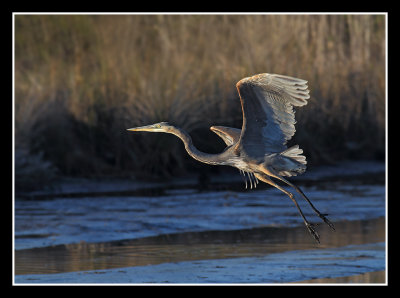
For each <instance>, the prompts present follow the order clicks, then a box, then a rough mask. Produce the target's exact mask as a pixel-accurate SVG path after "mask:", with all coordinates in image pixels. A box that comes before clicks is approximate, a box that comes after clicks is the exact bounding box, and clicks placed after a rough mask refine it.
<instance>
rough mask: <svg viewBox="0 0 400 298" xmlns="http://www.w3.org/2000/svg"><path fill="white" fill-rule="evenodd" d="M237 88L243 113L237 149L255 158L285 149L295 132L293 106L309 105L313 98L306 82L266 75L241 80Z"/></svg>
mask: <svg viewBox="0 0 400 298" xmlns="http://www.w3.org/2000/svg"><path fill="white" fill-rule="evenodd" d="M236 87H237V89H238V92H239V95H240V101H241V104H242V111H243V125H242V131H241V135H240V140H239V142H238V144H237V145H236V149H237V150H238V149H239V148H240V149H241V150H244V151H245V152H246V154H248V155H251V156H253V157H263V156H264V155H265V154H266V153H268V152H281V151H283V150H285V149H286V143H287V141H288V140H290V139H291V138H292V136H293V135H294V133H295V131H296V129H295V127H294V125H295V123H296V121H295V117H294V111H293V106H303V105H306V104H307V99H308V98H310V96H309V94H308V93H309V90H308V87H307V81H305V80H301V79H297V78H293V77H288V76H282V75H276V74H267V73H263V74H259V75H255V76H252V77H249V78H244V79H242V80H240V81H239V82H238V83H237V84H236Z"/></svg>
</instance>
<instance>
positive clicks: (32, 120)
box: [15, 15, 385, 187]
mask: <svg viewBox="0 0 400 298" xmlns="http://www.w3.org/2000/svg"><path fill="white" fill-rule="evenodd" d="M384 62H385V17H384V16H373V15H369V16H368V15H367V16H364V15H343V16H341V15H322V16H320V15H312V16H307V15H277V16H274V15H251V16H246V15H239V16H235V15H215V16H214V15H207V16H200V15H175V16H168V15H149V16H144V15H130V16H122V15H121V16H111V15H102V16H101V15H100V16H83V15H76V16H74V15H69V16H60V15H57V16H50V15H47V16H46V15H44V16H40V15H33V16H24V15H17V16H15V141H16V152H18V155H17V156H18V160H16V175H17V177H18V179H19V181H20V182H21V183H20V185H21V187H22V186H23V185H24V183H23V182H24V181H26V180H28V181H29V179H30V177H32V173H33V176H35V175H36V176H40V175H37V173H43V174H44V175H43V176H44V177H46V176H47V177H51V175H50V173H54V174H57V173H58V174H62V175H78V176H79V175H82V176H93V175H126V174H133V175H135V176H138V177H139V176H140V177H156V176H157V177H167V176H170V175H181V174H185V173H186V172H187V170H188V169H193V167H199V165H198V164H197V163H196V162H194V161H192V160H190V159H189V158H188V157H187V155H186V154H185V152H184V148H183V146H182V145H181V143H180V141H179V140H177V139H175V138H174V137H173V136H169V135H159V134H157V135H156V134H148V135H144V134H143V135H139V134H135V135H133V134H129V133H127V132H126V130H125V129H126V128H129V127H134V126H139V125H145V124H150V123H154V122H158V121H169V122H170V123H173V124H176V125H179V126H182V127H184V128H185V129H187V130H188V131H189V132H190V133H191V134H192V136H193V138H194V142H195V145H197V146H198V147H199V149H201V150H204V151H209V152H218V151H220V150H222V148H223V147H224V146H223V143H222V141H220V140H218V137H217V136H214V135H213V134H212V133H211V132H209V131H208V128H209V126H211V125H226V126H235V127H241V121H242V119H241V116H242V115H241V110H240V104H239V99H238V95H237V92H236V88H235V84H236V82H237V81H239V80H240V79H241V78H243V77H245V76H250V75H253V74H256V73H261V72H269V73H280V74H286V75H290V76H295V77H299V78H303V79H306V80H308V81H309V87H310V90H311V93H310V94H311V98H310V100H309V104H308V105H307V106H306V107H304V108H302V109H299V110H298V111H297V114H296V117H297V131H298V132H297V134H296V136H295V141H296V142H297V143H299V144H300V147H301V148H303V149H304V151H305V154H306V155H307V158H308V160H309V161H310V162H311V163H319V162H334V161H335V160H337V159H343V158H356V157H357V158H358V157H362V158H375V157H382V156H383V155H384V129H385V63H384ZM204 167H205V168H204V169H205V170H206V171H207V170H210V168H211V167H208V166H204ZM27 168H29V169H30V168H32V169H33V170H31V171H27V170H26V169H27ZM26 173H31V174H28V175H27V174H26ZM18 179H17V180H18ZM33 184H35V183H33Z"/></svg>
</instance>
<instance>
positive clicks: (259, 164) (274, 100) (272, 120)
mask: <svg viewBox="0 0 400 298" xmlns="http://www.w3.org/2000/svg"><path fill="white" fill-rule="evenodd" d="M236 88H237V90H238V92H239V96H240V102H241V105H242V112H243V124H242V129H241V130H240V129H237V128H231V127H224V126H212V127H211V128H210V129H211V130H212V131H213V132H215V133H216V134H217V135H218V136H220V137H221V138H222V139H223V140H224V142H225V143H226V145H227V147H226V148H225V150H224V151H223V152H221V153H218V154H208V153H204V152H201V151H199V150H198V149H197V148H196V147H194V145H193V142H192V139H191V137H190V136H189V134H188V133H187V132H186V131H184V130H182V129H180V128H178V127H175V126H173V125H170V124H169V123H168V122H160V123H156V124H152V125H147V126H141V127H136V128H130V129H128V130H129V131H148V132H165V133H170V134H174V135H176V136H177V137H178V138H180V139H181V140H182V141H183V143H184V144H185V149H186V151H187V152H188V153H189V155H190V156H191V157H193V158H194V159H196V160H198V161H200V162H203V163H207V164H211V165H227V166H232V167H236V168H238V169H239V171H240V172H241V173H242V174H243V175H244V176H245V177H246V174H245V173H247V176H248V179H249V182H250V186H251V188H252V187H253V186H254V187H256V186H257V183H258V180H261V181H263V182H265V183H268V184H270V185H272V186H274V187H276V188H278V189H279V190H281V191H282V192H284V193H285V194H286V195H288V196H289V198H290V199H291V200H292V201H293V202H294V204H295V205H296V207H297V209H298V211H299V213H300V215H301V217H302V218H303V220H304V223H305V225H306V227H307V229H308V231H309V232H310V233H311V235H312V236H313V237H314V238H315V240H316V241H317V242H318V243H319V238H320V236H319V234H318V233H317V231H316V230H315V229H314V225H312V224H311V223H309V222H308V220H307V219H306V217H305V216H304V214H303V212H302V211H301V209H300V206H299V205H298V204H297V201H296V199H295V198H294V195H293V194H292V193H291V192H289V191H287V190H285V189H284V188H283V187H281V186H280V185H278V184H276V183H275V182H274V181H272V180H271V178H270V177H273V178H276V179H279V180H281V181H283V182H284V183H286V184H287V185H289V186H291V187H293V188H294V189H295V190H296V191H297V192H298V193H299V194H300V195H301V196H302V197H303V198H304V199H305V200H306V201H307V202H308V203H309V204H310V206H311V208H312V209H313V210H314V212H315V213H316V214H317V215H318V216H319V217H320V218H321V219H322V220H323V221H324V222H325V223H326V224H328V225H329V226H330V227H331V228H332V229H333V230H334V226H333V224H332V223H331V222H330V221H329V220H328V219H327V218H326V215H327V214H322V213H321V212H319V211H318V210H317V208H315V207H314V205H313V204H312V203H311V201H310V200H309V199H308V198H307V197H306V195H305V194H304V193H303V191H301V189H300V188H298V187H297V186H295V185H294V184H292V183H290V182H289V181H287V180H286V179H285V178H283V177H282V176H288V177H290V176H295V175H297V174H301V173H303V172H304V171H305V170H306V164H307V162H306V158H305V156H304V155H302V153H303V150H302V149H300V148H299V146H298V145H294V146H292V147H290V148H287V146H286V143H287V141H288V140H290V139H291V138H292V136H293V135H294V133H295V131H296V129H295V127H294V125H295V123H296V121H295V118H294V114H295V112H294V111H293V106H297V107H301V106H304V105H306V104H307V99H308V98H310V96H309V94H308V93H309V90H308V86H307V81H305V80H301V79H298V78H293V77H289V76H283V75H277V74H268V73H262V74H258V75H254V76H252V77H247V78H244V79H242V80H240V81H239V82H238V83H237V84H236ZM245 180H246V178H245ZM246 188H247V182H246Z"/></svg>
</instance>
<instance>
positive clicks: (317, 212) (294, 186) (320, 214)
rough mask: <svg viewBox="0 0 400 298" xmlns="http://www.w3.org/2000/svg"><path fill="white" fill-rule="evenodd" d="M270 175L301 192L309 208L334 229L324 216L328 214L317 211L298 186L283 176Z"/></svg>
mask: <svg viewBox="0 0 400 298" xmlns="http://www.w3.org/2000/svg"><path fill="white" fill-rule="evenodd" d="M271 176H272V177H274V178H277V179H279V180H281V181H283V182H285V183H286V184H287V185H289V186H291V187H293V188H294V189H295V190H296V191H297V192H298V193H299V194H301V196H302V197H303V198H304V199H305V200H306V201H307V202H308V204H310V206H311V208H312V209H313V210H314V212H315V213H316V214H317V215H318V217H319V218H321V219H322V220H323V221H324V222H325V223H326V224H327V225H328V226H329V227H330V228H331V229H332V230H334V231H335V227H334V225H333V223H331V222H330V221H329V219H327V218H326V216H327V215H328V214H323V213H321V212H319V210H318V209H317V208H315V207H314V205H313V203H311V201H310V200H309V199H308V198H307V196H306V195H305V194H304V193H303V191H302V190H301V189H300V188H298V187H297V186H296V185H294V184H292V183H290V182H289V181H287V180H286V179H285V178H283V177H281V176H279V175H271Z"/></svg>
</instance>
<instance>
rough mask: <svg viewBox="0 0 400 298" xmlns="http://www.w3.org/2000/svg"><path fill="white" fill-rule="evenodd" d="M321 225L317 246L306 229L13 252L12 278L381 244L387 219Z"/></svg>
mask: <svg viewBox="0 0 400 298" xmlns="http://www.w3.org/2000/svg"><path fill="white" fill-rule="evenodd" d="M335 227H336V231H332V230H330V228H329V227H328V226H326V225H319V226H318V231H319V233H320V235H321V244H320V245H317V244H316V243H315V242H314V241H313V239H312V238H311V237H310V235H309V234H308V232H307V230H306V229H305V228H304V226H299V227H291V228H290V227H265V228H253V229H242V230H231V231H206V232H189V233H174V234H164V235H160V236H154V237H146V238H140V239H133V240H129V239H128V240H118V241H109V242H102V243H86V242H81V243H78V244H65V245H64V244H63V245H56V246H49V247H42V248H33V249H23V250H17V251H15V274H16V275H19V274H41V273H61V272H72V271H83V270H100V269H111V268H121V267H132V266H144V265H155V264H161V263H172V262H180V261H190V260H191V261H193V260H205V259H224V258H237V257H255V256H263V255H267V254H270V253H275V252H284V251H290V250H302V249H318V248H332V247H340V246H345V245H356V244H366V243H375V242H384V241H385V218H383V217H381V218H376V219H369V220H355V221H341V222H336V223H335Z"/></svg>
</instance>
